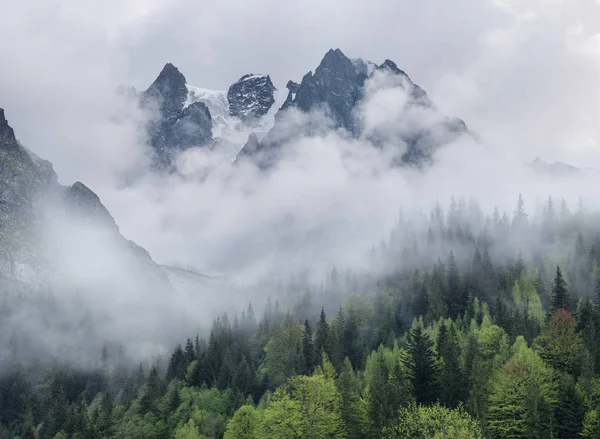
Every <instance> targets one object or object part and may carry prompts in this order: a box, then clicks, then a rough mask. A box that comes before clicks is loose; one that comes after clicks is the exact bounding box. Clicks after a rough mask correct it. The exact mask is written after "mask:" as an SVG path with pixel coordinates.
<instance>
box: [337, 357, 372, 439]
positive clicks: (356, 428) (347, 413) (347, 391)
mask: <svg viewBox="0 0 600 439" xmlns="http://www.w3.org/2000/svg"><path fill="white" fill-rule="evenodd" d="M336 385H337V388H338V390H339V392H340V395H341V397H342V403H341V417H342V421H343V422H344V426H345V427H346V432H347V437H348V438H349V439H358V438H362V437H364V434H365V428H366V420H367V419H366V415H367V413H366V405H365V402H364V401H363V399H362V398H361V396H360V382H359V381H358V379H357V378H356V375H355V374H354V370H353V369H352V364H351V363H350V360H349V359H348V357H346V358H345V359H344V366H343V367H342V372H341V373H340V376H339V377H338V379H337V381H336Z"/></svg>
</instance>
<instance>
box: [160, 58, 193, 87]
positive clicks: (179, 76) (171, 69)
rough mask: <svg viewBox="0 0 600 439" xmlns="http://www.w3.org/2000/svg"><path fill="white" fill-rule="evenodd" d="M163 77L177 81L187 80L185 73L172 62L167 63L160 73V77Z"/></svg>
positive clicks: (184, 81)
mask: <svg viewBox="0 0 600 439" xmlns="http://www.w3.org/2000/svg"><path fill="white" fill-rule="evenodd" d="M161 77H163V78H169V79H172V80H174V81H177V82H181V81H183V83H184V84H185V83H186V82H187V81H186V80H185V76H183V73H181V72H180V71H179V69H178V68H177V67H175V66H174V65H173V64H171V63H170V62H168V63H166V64H165V66H164V67H163V69H162V70H161V72H160V73H159V75H158V78H161ZM158 78H157V79H158Z"/></svg>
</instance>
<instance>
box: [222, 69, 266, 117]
mask: <svg viewBox="0 0 600 439" xmlns="http://www.w3.org/2000/svg"><path fill="white" fill-rule="evenodd" d="M274 92H275V86H274V85H273V83H272V82H271V78H270V77H269V75H256V74H248V75H244V76H242V77H241V78H240V79H239V80H238V81H237V82H236V83H235V84H232V85H231V87H229V90H228V91H227V101H228V102H229V113H230V114H231V116H236V117H239V118H240V119H242V120H245V119H253V118H259V117H262V116H264V115H265V114H267V112H268V111H269V109H270V108H271V107H272V106H273V104H274V103H275V96H274Z"/></svg>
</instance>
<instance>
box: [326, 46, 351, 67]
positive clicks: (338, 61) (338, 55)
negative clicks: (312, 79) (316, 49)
mask: <svg viewBox="0 0 600 439" xmlns="http://www.w3.org/2000/svg"><path fill="white" fill-rule="evenodd" d="M347 64H352V61H351V60H350V58H348V57H347V56H346V55H344V52H342V51H341V50H340V49H335V50H334V49H329V50H328V51H327V53H326V54H325V56H324V57H323V59H322V60H321V63H320V64H319V67H318V68H336V67H339V66H343V65H347Z"/></svg>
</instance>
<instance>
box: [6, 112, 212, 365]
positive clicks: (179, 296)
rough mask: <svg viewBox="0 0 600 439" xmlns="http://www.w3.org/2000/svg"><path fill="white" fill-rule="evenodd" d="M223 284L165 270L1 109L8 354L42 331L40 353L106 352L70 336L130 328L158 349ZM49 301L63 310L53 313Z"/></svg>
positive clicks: (113, 335)
mask: <svg viewBox="0 0 600 439" xmlns="http://www.w3.org/2000/svg"><path fill="white" fill-rule="evenodd" d="M182 273H183V274H182ZM215 282H216V283H219V281H218V280H214V279H211V278H209V277H208V276H203V275H201V274H199V273H194V272H192V271H189V270H187V271H185V272H183V271H181V270H178V269H176V268H173V267H163V266H161V265H159V264H157V263H156V262H155V261H154V260H153V259H152V257H151V256H150V254H149V253H148V252H147V251H146V250H145V249H144V248H142V247H140V246H138V245H137V244H135V243H134V242H132V241H129V240H127V239H126V238H124V237H123V236H122V235H121V234H120V232H119V227H118V225H117V224H116V222H115V220H114V218H113V217H112V215H111V214H110V212H109V211H108V210H107V209H106V207H105V206H104V205H103V204H102V202H101V200H100V198H99V197H98V196H97V195H96V194H95V193H94V192H93V191H92V190H91V189H89V188H88V187H87V186H85V185H84V184H83V183H81V182H76V183H74V184H73V185H72V186H62V185H60V184H59V183H58V179H57V176H56V173H55V172H54V171H53V169H52V165H51V164H50V163H49V162H47V161H45V160H42V159H40V158H39V157H37V156H35V155H33V154H31V153H30V152H29V151H28V150H27V149H25V148H24V147H23V146H22V145H21V144H20V143H19V142H18V140H17V138H16V136H15V133H14V131H13V129H12V128H11V127H10V125H9V124H8V121H7V120H6V118H5V116H4V111H3V110H1V109H0V309H2V310H3V311H2V312H3V313H4V314H3V318H2V319H1V321H0V351H1V349H2V346H5V345H6V343H8V337H12V336H15V335H14V334H17V337H21V338H23V339H27V340H31V339H32V338H31V335H32V334H37V336H36V337H34V338H33V340H34V341H35V346H33V345H32V350H34V351H36V352H38V354H39V355H45V354H44V353H46V354H48V355H53V354H55V353H56V352H58V351H64V352H71V351H72V350H73V349H74V351H75V352H76V353H77V355H79V356H81V355H83V352H90V353H91V352H92V351H93V350H94V349H96V351H95V352H98V350H97V349H100V347H98V346H91V345H90V346H79V345H78V343H79V341H78V340H77V339H73V338H69V337H63V336H64V335H65V334H66V333H69V332H71V331H81V330H85V331H91V333H93V334H94V343H102V342H103V340H104V341H110V340H117V339H118V337H119V336H120V335H122V333H123V331H125V332H131V341H132V344H131V346H129V347H131V348H132V349H133V350H134V351H135V352H137V353H138V354H139V353H140V351H141V350H144V349H148V350H150V351H153V352H156V349H157V346H159V345H160V343H162V342H165V343H167V344H168V340H169V337H171V336H173V335H174V334H179V333H181V331H183V330H184V329H183V328H189V325H191V324H192V323H191V322H193V321H195V320H194V319H196V318H197V315H198V311H197V310H196V311H194V312H193V313H192V314H193V315H188V311H186V310H193V309H194V308H193V307H190V306H189V305H188V304H189V303H190V302H192V301H193V300H197V299H198V298H199V297H201V295H203V294H205V293H206V291H207V288H208V287H211V288H212V289H213V290H214V286H215ZM42 298H43V300H41V299H42ZM42 306H43V307H46V308H47V309H61V312H60V313H58V312H57V313H56V315H55V314H54V313H49V314H47V315H46V314H45V313H46V309H42V308H40V307H42ZM181 307H183V309H182V308H181ZM210 309H211V304H210V303H206V306H205V308H204V310H205V311H206V312H207V313H208V312H210V311H209V310H210ZM7 310H10V312H9V311H7ZM158 310H159V311H160V312H158ZM202 312H204V311H202ZM42 316H43V317H42ZM83 316H87V317H85V318H84V320H82V318H83ZM81 325H83V326H81ZM78 328H79V329H78ZM83 328H84V329H83ZM65 331H66V332H65ZM155 332H156V334H154V333H155ZM11 334H12V335H11ZM61 340H62V341H61ZM150 345H151V347H150ZM88 348H89V351H88ZM159 349H160V348H159ZM65 355H67V354H65ZM68 355H70V354H68ZM135 355H137V354H135Z"/></svg>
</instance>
